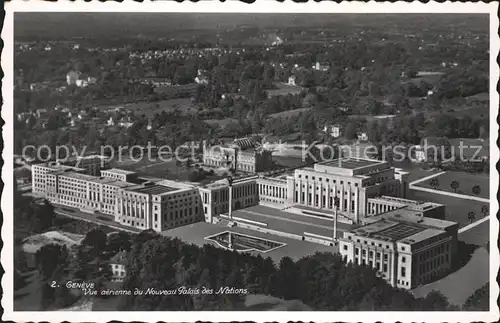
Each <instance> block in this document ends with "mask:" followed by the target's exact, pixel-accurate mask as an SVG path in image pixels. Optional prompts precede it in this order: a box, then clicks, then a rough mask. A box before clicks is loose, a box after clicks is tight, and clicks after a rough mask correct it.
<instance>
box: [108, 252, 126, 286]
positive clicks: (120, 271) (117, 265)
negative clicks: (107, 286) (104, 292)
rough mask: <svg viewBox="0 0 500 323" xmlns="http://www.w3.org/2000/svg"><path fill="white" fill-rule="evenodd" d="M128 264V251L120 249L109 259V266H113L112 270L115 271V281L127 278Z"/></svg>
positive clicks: (113, 278)
mask: <svg viewBox="0 0 500 323" xmlns="http://www.w3.org/2000/svg"><path fill="white" fill-rule="evenodd" d="M126 265H127V252H126V251H120V252H119V253H117V254H116V255H114V256H113V257H112V258H111V259H110V260H109V266H110V267H111V272H112V273H113V277H112V280H113V281H116V282H122V281H123V280H124V279H125V276H126V274H127V270H126Z"/></svg>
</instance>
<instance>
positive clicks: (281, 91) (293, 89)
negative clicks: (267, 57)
mask: <svg viewBox="0 0 500 323" xmlns="http://www.w3.org/2000/svg"><path fill="white" fill-rule="evenodd" d="M275 85H276V87H277V88H276V89H270V90H266V92H267V96H268V97H272V96H279V95H288V94H292V95H296V94H300V92H302V90H303V88H302V87H300V86H297V85H290V84H286V83H276V84H275Z"/></svg>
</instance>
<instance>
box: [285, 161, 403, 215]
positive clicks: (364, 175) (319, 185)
mask: <svg viewBox="0 0 500 323" xmlns="http://www.w3.org/2000/svg"><path fill="white" fill-rule="evenodd" d="M407 178H408V174H407V173H405V172H402V171H400V170H397V169H395V168H392V167H390V166H389V164H388V163H387V162H381V161H377V160H370V159H357V158H340V159H337V160H332V161H327V162H323V163H317V164H315V165H314V167H306V168H301V169H297V170H295V172H294V174H293V176H289V177H287V186H288V188H287V200H288V201H287V203H288V204H291V205H302V206H307V207H310V208H313V209H316V210H318V211H321V210H326V211H334V209H335V205H334V201H335V200H336V199H337V198H338V199H339V206H338V212H339V215H340V216H341V217H344V218H347V219H350V220H352V222H353V223H358V222H360V220H361V219H363V218H364V217H365V216H367V215H368V212H367V211H368V204H367V201H368V198H370V197H377V196H381V195H386V196H394V197H403V198H404V197H405V196H406V191H407V187H408V179H407Z"/></svg>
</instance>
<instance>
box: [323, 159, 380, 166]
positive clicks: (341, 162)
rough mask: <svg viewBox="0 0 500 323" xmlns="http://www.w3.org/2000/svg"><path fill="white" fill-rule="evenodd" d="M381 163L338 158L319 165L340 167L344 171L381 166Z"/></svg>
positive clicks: (369, 160)
mask: <svg viewBox="0 0 500 323" xmlns="http://www.w3.org/2000/svg"><path fill="white" fill-rule="evenodd" d="M382 163H383V162H382V161H379V160H371V159H363V158H338V159H334V160H330V161H326V162H323V163H320V164H321V165H325V166H330V167H340V168H345V169H357V168H363V167H367V166H373V165H378V164H382Z"/></svg>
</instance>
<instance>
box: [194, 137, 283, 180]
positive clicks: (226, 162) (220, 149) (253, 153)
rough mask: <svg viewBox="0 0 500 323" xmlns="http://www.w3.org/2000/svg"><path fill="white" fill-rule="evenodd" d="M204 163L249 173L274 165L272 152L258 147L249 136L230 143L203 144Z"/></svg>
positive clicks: (262, 170) (261, 170) (264, 169)
mask: <svg viewBox="0 0 500 323" xmlns="http://www.w3.org/2000/svg"><path fill="white" fill-rule="evenodd" d="M203 164H204V165H206V166H210V167H224V168H229V169H234V170H238V171H241V172H247V173H258V172H264V171H266V170H269V169H270V168H271V167H272V165H273V162H272V155H271V152H270V151H268V150H265V149H263V148H258V147H257V144H256V143H254V142H253V141H251V140H250V139H248V138H243V139H237V140H235V141H233V142H232V143H230V144H228V145H215V146H208V145H206V143H204V144H203Z"/></svg>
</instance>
